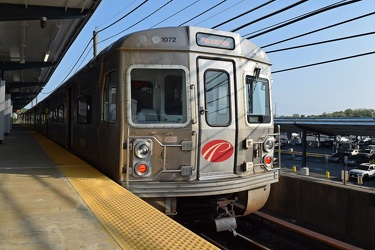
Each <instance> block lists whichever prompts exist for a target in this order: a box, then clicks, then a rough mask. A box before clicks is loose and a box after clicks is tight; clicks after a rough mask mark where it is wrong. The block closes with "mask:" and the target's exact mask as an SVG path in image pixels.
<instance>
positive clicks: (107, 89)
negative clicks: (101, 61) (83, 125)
mask: <svg viewBox="0 0 375 250" xmlns="http://www.w3.org/2000/svg"><path fill="white" fill-rule="evenodd" d="M112 76H113V71H112V72H110V73H108V74H107V75H106V80H105V86H104V98H103V121H104V122H106V123H110V124H114V123H116V117H117V107H116V102H117V89H116V83H115V82H114V81H113V77H112Z"/></svg>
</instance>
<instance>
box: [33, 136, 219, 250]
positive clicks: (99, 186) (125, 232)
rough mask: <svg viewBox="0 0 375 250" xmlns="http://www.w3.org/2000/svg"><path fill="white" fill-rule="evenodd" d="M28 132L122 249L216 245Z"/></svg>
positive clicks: (209, 247)
mask: <svg viewBox="0 0 375 250" xmlns="http://www.w3.org/2000/svg"><path fill="white" fill-rule="evenodd" d="M32 135H33V137H34V138H35V139H36V141H37V142H38V143H39V144H40V146H41V147H42V148H43V150H44V151H45V152H46V153H47V155H48V156H49V157H50V158H51V159H52V160H53V161H54V162H55V164H56V165H57V166H58V167H59V169H60V171H61V172H63V174H64V175H65V176H66V178H67V179H68V181H69V182H70V183H71V185H72V186H73V188H74V189H75V190H76V192H77V193H78V194H79V195H80V197H81V198H82V199H83V201H84V202H85V203H86V204H87V206H88V207H89V208H90V210H91V211H92V212H93V214H94V215H95V216H96V217H97V218H98V220H99V221H100V222H101V223H102V225H103V226H104V227H105V228H106V230H107V231H108V232H109V233H110V234H111V236H112V237H113V238H114V239H115V241H116V242H117V243H118V244H119V246H120V247H121V248H122V249H218V248H217V247H216V246H214V245H212V244H211V243H209V242H208V241H206V240H204V239H203V238H201V237H199V236H198V235H196V234H195V233H193V232H191V231H190V230H188V229H186V228H185V227H183V226H182V225H180V224H178V223H177V222H175V221H174V220H173V219H171V218H169V217H167V216H165V215H164V214H163V213H161V212H160V211H158V210H157V209H155V208H154V207H152V206H151V205H149V204H147V203H146V202H144V201H142V200H141V199H140V198H138V197H137V196H135V195H134V194H132V193H131V192H129V191H128V190H126V189H125V188H123V187H122V186H120V185H119V184H117V183H116V182H114V181H112V180H111V179H109V178H108V177H106V176H104V175H103V174H102V173H100V172H99V171H98V170H96V169H95V168H93V167H91V166H90V165H89V164H87V163H86V162H84V161H83V160H81V159H79V158H78V157H76V156H74V155H73V154H71V153H70V152H68V151H67V150H65V149H64V148H62V147H60V146H58V145H57V144H55V143H54V142H52V141H51V140H49V139H48V138H46V137H44V136H43V135H40V134H38V133H36V132H34V131H32Z"/></svg>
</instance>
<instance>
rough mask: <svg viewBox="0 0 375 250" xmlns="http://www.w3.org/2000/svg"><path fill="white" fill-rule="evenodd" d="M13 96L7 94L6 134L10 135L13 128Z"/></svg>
mask: <svg viewBox="0 0 375 250" xmlns="http://www.w3.org/2000/svg"><path fill="white" fill-rule="evenodd" d="M11 103H12V101H11V95H10V94H5V105H4V106H5V107H4V124H5V125H4V134H5V135H9V133H10V130H11V127H12V105H11Z"/></svg>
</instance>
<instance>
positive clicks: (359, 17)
mask: <svg viewBox="0 0 375 250" xmlns="http://www.w3.org/2000/svg"><path fill="white" fill-rule="evenodd" d="M374 14H375V12H371V13H368V14H365V15H361V16H358V17H355V18H352V19H348V20H345V21H342V22H338V23H335V24H332V25H328V26H325V27H323V28H320V29H316V30H312V31H309V32H306V33H303V34H300V35H298V36H293V37H290V38H287V39H283V40H280V41H277V42H274V43H270V44H267V45H264V46H262V47H261V48H262V49H264V48H267V47H270V46H273V45H276V44H280V43H283V42H287V41H290V40H293V39H296V38H300V37H303V36H307V35H310V34H313V33H316V32H319V31H322V30H326V29H330V28H333V27H335V26H339V25H342V24H345V23H349V22H353V21H355V20H358V19H361V18H365V17H368V16H371V15H374Z"/></svg>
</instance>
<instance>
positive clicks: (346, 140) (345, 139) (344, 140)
mask: <svg viewBox="0 0 375 250" xmlns="http://www.w3.org/2000/svg"><path fill="white" fill-rule="evenodd" d="M340 141H341V142H348V141H349V138H346V137H345V136H342V137H341V138H340Z"/></svg>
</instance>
